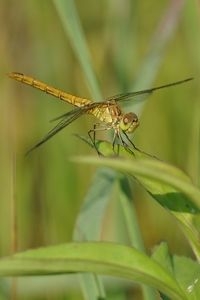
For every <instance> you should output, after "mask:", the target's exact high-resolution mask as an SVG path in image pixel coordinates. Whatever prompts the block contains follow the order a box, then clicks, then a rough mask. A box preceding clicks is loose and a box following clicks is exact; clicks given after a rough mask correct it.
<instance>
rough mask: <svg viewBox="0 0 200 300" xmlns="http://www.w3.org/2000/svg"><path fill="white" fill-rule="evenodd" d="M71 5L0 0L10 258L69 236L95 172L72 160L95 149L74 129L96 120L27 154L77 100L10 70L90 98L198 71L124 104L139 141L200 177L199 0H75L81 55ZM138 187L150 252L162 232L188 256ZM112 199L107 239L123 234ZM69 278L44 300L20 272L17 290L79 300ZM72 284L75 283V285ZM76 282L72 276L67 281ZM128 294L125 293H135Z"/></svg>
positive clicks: (0, 234)
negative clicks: (135, 119) (15, 77)
mask: <svg viewBox="0 0 200 300" xmlns="http://www.w3.org/2000/svg"><path fill="white" fill-rule="evenodd" d="M73 3H74V2H73V1H72V2H71V1H68V0H66V1H61V0H59V1H56V0H55V1H50V0H43V1H39V0H28V1H25V0H20V1H14V0H3V1H1V2H0V25H1V26H0V39H1V42H0V58H1V59H0V85H1V90H0V91H1V101H0V111H1V126H0V146H1V147H0V166H1V172H0V190H1V206H0V207H1V209H0V254H1V256H4V255H8V254H10V253H11V252H12V251H13V247H14V248H15V247H16V248H17V249H18V250H25V249H27V248H31V247H38V246H43V245H49V244H56V243H62V242H68V241H71V240H72V233H73V228H74V224H75V220H76V217H77V215H78V212H79V210H80V207H81V204H82V203H83V199H84V197H85V195H87V191H88V188H89V186H90V184H91V180H92V177H93V175H94V174H95V168H92V167H88V166H86V165H78V164H76V163H74V162H73V163H72V162H70V160H69V159H70V157H72V156H74V155H88V154H94V155H96V154H95V153H94V151H92V150H91V149H90V148H89V147H88V146H87V145H86V144H84V143H83V142H82V141H80V140H78V139H77V138H76V137H74V136H73V134H74V133H80V134H83V135H86V134H87V131H88V130H89V129H90V128H91V126H92V124H93V123H94V120H93V118H92V117H88V116H86V117H82V118H81V119H79V120H77V121H76V122H75V123H74V124H71V125H70V126H69V127H68V128H67V129H65V130H64V131H63V132H62V133H60V134H58V135H56V137H54V138H53V139H52V140H50V141H49V142H47V143H46V144H45V145H44V146H43V147H41V148H39V149H38V150H36V151H35V152H33V153H31V155H30V156H29V157H27V158H25V157H24V153H25V152H26V150H27V149H28V148H30V146H32V145H33V144H34V143H35V142H37V141H38V140H39V139H40V138H41V137H43V135H44V134H45V133H46V132H47V131H48V130H49V129H51V126H52V124H50V123H49V120H51V119H52V118H54V117H55V116H57V115H59V114H62V113H64V112H65V111H67V110H70V109H71V108H72V107H71V106H70V105H67V104H65V103H61V102H59V101H56V100H55V99H54V98H52V97H50V96H47V95H45V94H44V93H41V92H39V91H37V90H34V89H31V88H30V87H27V86H24V85H22V84H20V83H17V82H14V81H11V80H10V79H9V78H8V77H7V76H6V73H8V72H11V71H17V72H21V73H25V74H27V75H31V76H33V77H35V78H37V79H40V80H42V81H45V82H46V83H48V84H51V85H53V86H55V87H58V88H61V89H63V90H65V91H67V92H69V93H72V94H75V95H79V96H82V97H88V98H91V99H95V100H101V97H102V99H104V98H105V97H108V96H112V95H114V94H119V93H122V92H128V91H133V90H139V89H145V88H149V87H152V86H156V85H161V84H166V83H169V82H173V81H177V80H181V79H184V78H187V77H191V76H192V77H195V80H194V81H191V82H189V83H186V84H184V85H181V86H177V87H172V88H169V89H166V90H162V91H158V92H156V93H155V94H153V95H151V96H150V97H148V99H145V101H144V102H142V105H140V104H139V105H138V104H137V105H134V103H131V110H133V111H135V112H137V113H139V116H140V123H141V124H140V127H139V128H138V129H137V131H136V133H135V134H134V141H135V144H136V145H137V146H138V147H139V148H141V149H143V150H144V151H146V152H149V153H151V154H153V155H156V156H158V157H159V158H161V159H163V160H165V161H168V162H169V163H171V164H174V165H176V166H178V167H180V168H181V169H183V170H184V171H185V172H186V173H188V174H189V175H190V177H191V178H192V180H193V182H194V183H195V184H197V185H199V169H200V168H199V166H200V164H199V128H200V127H199V119H200V109H199V107H200V103H199V90H200V87H199V78H200V23H199V9H200V7H199V2H198V1H182V0H173V1H160V2H159V1H156V0H152V1H131V0H118V1H113V0H107V1H89V0H85V1H76V8H77V13H78V16H79V18H80V22H81V24H80V25H81V27H82V31H83V32H82V33H83V34H84V36H85V39H86V45H87V47H88V53H89V55H90V58H89V59H88V60H87V57H85V56H84V49H83V44H82V42H81V41H80V45H79V34H80V32H78V30H79V29H76V28H74V27H73V20H74V19H75V17H76V16H75V15H74V11H73V10H71V8H73V6H71V4H73ZM62 5H64V6H63V7H64V9H61V7H62ZM66 20H67V24H65V23H64V22H65V21H66ZM76 30H77V31H76ZM74 40H76V41H77V44H74ZM79 46H80V47H79ZM82 61H85V64H86V67H85V66H84V65H83V63H82ZM87 66H88V67H89V70H90V71H91V73H90V71H89V72H87V70H86V69H87ZM92 70H93V71H92ZM90 74H91V77H90ZM129 109H130V108H129ZM105 137H106V136H105ZM135 188H136V197H135V199H134V200H135V202H136V207H137V212H138V219H139V224H140V226H141V229H142V233H143V237H144V241H145V245H146V247H147V248H148V249H150V248H151V247H153V245H155V244H156V243H158V242H159V241H160V240H166V241H167V242H168V243H169V245H170V249H171V250H172V251H173V252H175V253H177V254H184V255H191V250H190V248H189V246H188V245H187V242H186V241H185V239H184V237H183V235H182V233H181V232H180V230H179V229H178V227H177V224H176V223H175V222H174V220H173V219H172V217H171V216H170V215H169V214H168V213H167V212H165V211H164V210H163V209H162V208H160V207H159V206H158V205H157V204H156V203H154V202H153V201H152V199H151V198H150V197H149V196H148V195H147V194H146V193H145V192H144V191H142V189H141V188H140V187H137V186H136V187H135ZM113 207H114V205H113V204H112V205H110V206H109V207H108V213H107V214H108V219H106V221H105V222H106V228H108V229H107V230H104V231H105V232H103V233H102V239H107V240H117V239H118V238H117V234H118V232H117V229H116V228H119V226H120V224H121V223H120V222H121V220H120V212H119V211H117V209H116V208H113ZM113 210H114V212H113ZM15 214H16V216H17V237H16V240H15V239H14V237H13V234H14V233H16V231H13V227H14V225H15V224H13V220H14V219H15V218H14V216H15ZM91 226H92V224H91ZM119 240H120V237H119ZM13 244H14V246H13ZM72 281H73V280H72ZM66 282H67V280H66V278H65V280H63V283H60V281H59V283H60V286H61V290H60V289H59V288H58V291H57V289H56V288H55V287H54V285H53V283H52V290H53V288H55V291H54V292H55V293H52V291H50V295H51V296H50V295H48V294H47V293H45V297H46V298H44V294H43V292H42V291H41V286H40V284H39V281H38V282H35V281H34V282H32V281H31V280H28V279H26V285H24V284H22V286H21V287H20V290H21V298H20V299H81V298H80V297H81V296H80V295H78V296H77V295H74V294H73V293H72V292H71V289H70V291H68V292H66V291H65V283H66ZM75 282H76V281H75ZM7 284H8V283H7V281H6V284H5V285H4V282H3V283H2V291H4V292H1V293H0V295H1V294H2V295H3V294H4V293H5V295H6V293H7V291H8V290H9V285H7ZM48 284H49V283H48ZM56 284H57V283H56ZM73 284H75V289H76V288H77V287H76V283H74V281H73ZM73 284H69V282H68V285H70V286H71V287H73ZM44 285H45V283H44ZM27 286H28V287H29V288H27ZM0 289H1V286H0ZM27 290H28V291H30V294H32V296H29V295H28V291H27ZM33 290H34V291H35V293H33ZM68 290H69V289H68ZM72 290H73V288H72ZM78 290H79V288H78ZM58 295H59V296H58ZM64 295H65V296H64ZM23 297H24V298H23ZM54 297H55V298H54ZM58 297H60V298H58ZM62 297H63V298H62ZM65 297H66V298H65ZM77 297H78V298H77ZM2 299H6V298H4V297H3V296H2ZM114 299H116V298H114ZM127 299H132V298H131V292H130V295H129V294H128V295H127ZM138 299H139V298H138Z"/></svg>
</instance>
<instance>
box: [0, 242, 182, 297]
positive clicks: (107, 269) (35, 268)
mask: <svg viewBox="0 0 200 300" xmlns="http://www.w3.org/2000/svg"><path fill="white" fill-rule="evenodd" d="M71 272H94V273H98V274H105V275H111V276H118V277H122V278H126V279H129V280H133V281H136V282H140V283H143V284H147V285H149V286H152V287H154V288H156V289H157V290H159V291H161V292H162V293H164V294H166V295H168V296H169V297H171V298H172V299H174V300H184V299H185V300H186V299H188V298H187V296H186V295H185V293H184V291H183V290H182V289H181V288H180V286H179V285H178V283H177V282H176V281H175V280H174V279H173V277H172V276H171V274H170V273H169V272H168V271H166V270H165V269H164V268H163V267H162V266H161V265H160V264H158V263H157V262H156V261H154V260H152V259H150V258H149V257H148V256H147V255H145V254H143V253H140V252H139V251H137V250H136V249H134V248H131V247H127V246H123V245H119V244H113V243H98V242H95V243H70V244H64V245H59V246H51V247H48V248H40V249H36V250H29V251H26V252H23V253H18V254H15V255H13V256H10V257H8V258H4V259H1V260H0V275H1V276H24V275H50V274H63V273H71Z"/></svg>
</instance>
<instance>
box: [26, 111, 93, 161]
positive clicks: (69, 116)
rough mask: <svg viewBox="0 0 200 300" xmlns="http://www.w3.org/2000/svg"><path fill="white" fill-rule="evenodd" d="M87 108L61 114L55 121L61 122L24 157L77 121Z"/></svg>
mask: <svg viewBox="0 0 200 300" xmlns="http://www.w3.org/2000/svg"><path fill="white" fill-rule="evenodd" d="M88 109H89V108H88V107H81V108H75V109H73V110H72V111H70V112H68V113H65V114H63V115H62V116H60V117H58V118H57V119H61V121H60V122H59V123H58V124H57V125H56V126H55V127H53V128H52V129H51V130H50V131H49V132H48V133H47V134H46V135H45V136H44V137H43V138H42V139H41V140H40V141H39V142H38V143H37V144H35V145H34V146H33V147H32V148H30V149H29V150H28V151H27V152H26V155H28V154H29V153H30V152H32V151H33V150H35V149H36V148H38V147H39V146H41V145H42V144H44V143H45V142H46V141H48V140H49V139H50V138H52V137H53V136H54V135H55V134H56V133H58V132H59V131H61V130H62V129H63V128H65V127H66V126H68V125H69V124H71V123H72V122H73V121H75V120H76V119H78V118H79V117H80V116H82V115H83V114H84V113H85V112H86V111H87V110H88Z"/></svg>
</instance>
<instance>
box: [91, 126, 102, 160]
mask: <svg viewBox="0 0 200 300" xmlns="http://www.w3.org/2000/svg"><path fill="white" fill-rule="evenodd" d="M97 126H100V124H99V123H96V124H94V127H93V129H90V130H89V131H88V135H89V137H90V140H91V142H92V144H93V146H94V148H95V150H96V151H97V153H98V155H102V153H101V152H100V151H99V150H98V148H97V146H96V131H97V130H105V128H97Z"/></svg>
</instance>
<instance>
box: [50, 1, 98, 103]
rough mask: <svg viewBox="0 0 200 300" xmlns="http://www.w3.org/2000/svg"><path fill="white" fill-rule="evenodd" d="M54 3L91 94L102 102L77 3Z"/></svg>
mask: <svg viewBox="0 0 200 300" xmlns="http://www.w3.org/2000/svg"><path fill="white" fill-rule="evenodd" d="M53 3H54V5H55V7H56V10H57V11H58V15H59V17H60V20H61V22H62V25H63V28H64V31H65V33H66V36H67V38H69V39H70V42H71V45H72V47H73V49H74V52H75V53H76V56H77V58H78V60H79V62H80V65H81V66H82V69H83V71H84V74H85V77H86V79H87V84H88V87H89V89H90V92H91V94H92V96H93V97H94V98H95V99H97V100H100V99H102V96H101V92H100V89H99V85H98V82H97V79H96V76H95V73H94V70H93V68H92V60H91V57H90V53H89V49H88V47H87V42H86V40H85V36H84V33H83V28H82V26H81V22H80V19H79V16H78V13H77V10H76V6H75V2H74V1H73V0H67V1H63V0H53Z"/></svg>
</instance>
